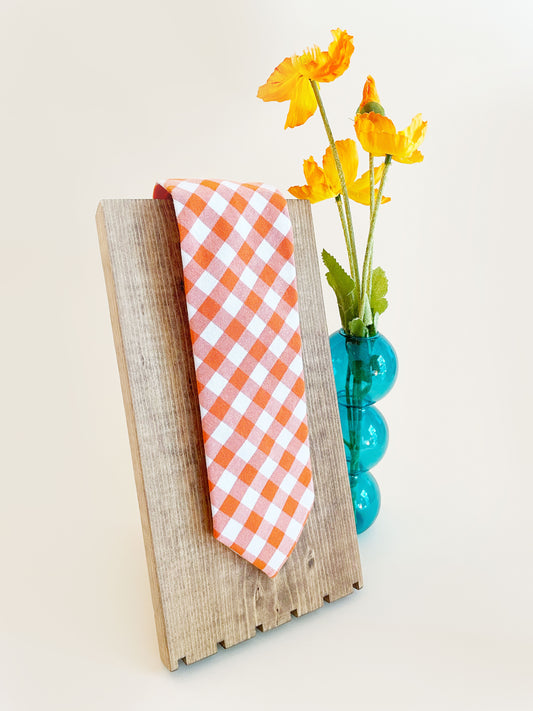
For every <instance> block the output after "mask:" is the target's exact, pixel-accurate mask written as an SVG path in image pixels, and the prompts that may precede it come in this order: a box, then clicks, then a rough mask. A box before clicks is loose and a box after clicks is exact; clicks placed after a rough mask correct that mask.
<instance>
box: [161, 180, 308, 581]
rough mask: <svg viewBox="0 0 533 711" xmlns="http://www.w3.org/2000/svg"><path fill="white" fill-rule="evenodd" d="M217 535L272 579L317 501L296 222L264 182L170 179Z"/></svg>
mask: <svg viewBox="0 0 533 711" xmlns="http://www.w3.org/2000/svg"><path fill="white" fill-rule="evenodd" d="M163 187H164V190H163V189H162V188H161V186H156V189H155V191H154V197H168V196H169V194H170V195H171V196H172V198H173V200H174V207H175V212H176V217H177V221H178V227H179V233H180V241H181V252H182V259H183V272H184V277H185V293H186V299H187V310H188V316H189V325H190V330H191V339H192V348H193V353H194V362H195V368H196V377H197V383H198V397H199V402H200V414H201V419H202V428H203V436H204V444H205V456H206V462H207V474H208V479H209V491H210V498H211V510H212V515H213V533H214V536H215V538H217V539H218V540H219V541H220V542H222V543H224V544H225V545H226V546H229V547H230V548H231V549H233V550H234V551H236V552H237V553H238V554H239V555H241V556H242V557H243V558H245V559H246V560H248V561H250V562H251V563H252V564H253V565H255V566H257V567H258V568H260V569H261V570H263V571H264V572H265V573H266V574H267V575H268V576H270V577H273V576H274V575H276V573H277V572H278V571H279V570H280V568H281V567H282V566H283V564H284V563H285V561H286V560H287V558H288V556H289V555H290V553H291V552H292V550H293V548H294V546H295V545H296V542H297V541H298V538H299V537H300V534H301V532H302V529H303V526H304V524H305V521H306V519H307V516H308V514H309V511H310V510H311V507H312V505H313V500H314V492H313V482H312V478H311V469H310V457H309V442H308V430H307V413H306V404H305V392H304V378H303V364H302V356H301V340H300V327H299V317H298V304H297V293H296V274H295V269H294V260H293V241H292V229H291V223H290V219H289V215H288V212H287V205H286V202H285V199H284V198H283V196H282V195H281V194H280V193H279V192H278V191H277V190H275V189H274V188H271V187H269V186H266V185H261V184H252V183H246V184H238V183H233V182H230V181H226V180H223V181H213V180H168V181H166V182H165V183H164V186H163Z"/></svg>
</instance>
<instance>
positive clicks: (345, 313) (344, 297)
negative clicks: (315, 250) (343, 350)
mask: <svg viewBox="0 0 533 711" xmlns="http://www.w3.org/2000/svg"><path fill="white" fill-rule="evenodd" d="M322 260H323V262H324V264H325V266H326V268H327V269H328V272H327V274H326V279H327V282H328V284H329V285H330V286H331V288H332V289H333V291H334V292H335V296H336V297H337V304H338V306H339V313H340V317H341V322H342V327H343V328H344V330H345V331H346V332H348V329H349V323H350V321H352V319H354V318H355V316H356V315H357V294H356V290H355V283H354V280H353V279H352V277H351V276H350V275H349V274H347V273H346V272H345V271H344V269H343V268H342V267H341V265H340V264H339V263H338V262H337V260H336V259H335V257H333V256H332V255H331V254H329V253H328V252H326V250H325V249H323V250H322Z"/></svg>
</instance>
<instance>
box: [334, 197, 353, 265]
mask: <svg viewBox="0 0 533 711" xmlns="http://www.w3.org/2000/svg"><path fill="white" fill-rule="evenodd" d="M335 202H336V203H337V209H338V211H339V217H340V218H341V224H342V231H343V232H344V241H345V242H346V249H347V250H348V256H349V255H350V234H349V232H348V225H347V224H346V215H345V214H344V207H343V205H342V198H341V196H340V195H335ZM350 267H351V264H350Z"/></svg>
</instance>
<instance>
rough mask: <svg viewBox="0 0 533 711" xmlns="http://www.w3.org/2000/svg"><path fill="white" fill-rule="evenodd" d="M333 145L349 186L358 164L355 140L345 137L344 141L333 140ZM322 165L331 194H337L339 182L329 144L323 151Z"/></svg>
mask: <svg viewBox="0 0 533 711" xmlns="http://www.w3.org/2000/svg"><path fill="white" fill-rule="evenodd" d="M335 146H336V147H337V153H338V154H339V159H340V162H341V166H342V170H343V172H344V179H345V181H346V185H347V186H349V185H351V184H352V183H353V182H354V181H355V179H356V178H357V167H358V164H359V158H358V156H357V148H356V146H355V141H354V140H352V139H351V138H347V139H345V140H344V141H335ZM322 165H323V166H324V175H325V178H326V181H327V183H328V185H329V186H330V188H331V192H332V195H339V194H340V192H341V182H340V178H339V174H338V172H337V165H336V163H335V158H334V157H333V151H332V150H331V146H328V147H327V149H326V152H325V153H324V157H323V159H322Z"/></svg>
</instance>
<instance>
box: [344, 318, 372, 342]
mask: <svg viewBox="0 0 533 711" xmlns="http://www.w3.org/2000/svg"><path fill="white" fill-rule="evenodd" d="M347 333H349V334H350V336H359V337H361V338H365V337H366V336H368V328H367V327H366V326H365V324H364V323H363V322H362V321H361V319H360V318H354V319H352V320H351V321H350V323H349V324H348V330H347Z"/></svg>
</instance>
